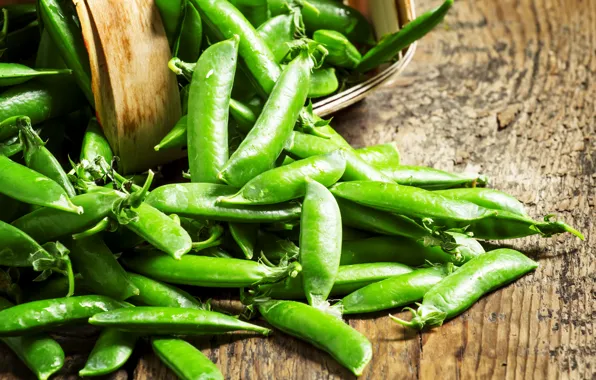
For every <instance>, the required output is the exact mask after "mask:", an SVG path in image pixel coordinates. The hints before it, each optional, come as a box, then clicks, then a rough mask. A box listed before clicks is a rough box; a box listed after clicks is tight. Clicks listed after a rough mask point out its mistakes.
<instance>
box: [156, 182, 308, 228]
mask: <svg viewBox="0 0 596 380" xmlns="http://www.w3.org/2000/svg"><path fill="white" fill-rule="evenodd" d="M236 192H237V189H235V188H233V187H230V186H226V185H217V184H211V183H183V184H172V185H164V186H161V187H158V188H157V189H155V190H153V191H152V192H151V194H149V196H148V197H147V200H146V202H147V203H148V204H150V205H152V206H153V207H155V208H157V209H158V210H160V211H161V212H165V213H166V214H177V215H180V216H188V217H191V218H206V219H211V220H219V221H224V222H251V223H271V222H283V221H289V220H296V219H298V218H300V206H299V205H297V204H294V203H282V204H278V205H270V206H252V207H246V206H225V205H220V204H219V203H218V199H220V198H221V197H229V196H232V195H234V194H235V193H236Z"/></svg>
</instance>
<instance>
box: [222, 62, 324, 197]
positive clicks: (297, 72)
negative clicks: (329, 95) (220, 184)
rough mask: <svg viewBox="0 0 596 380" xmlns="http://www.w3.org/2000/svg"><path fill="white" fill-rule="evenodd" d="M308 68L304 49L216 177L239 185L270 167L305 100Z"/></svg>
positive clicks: (292, 127) (281, 77)
mask: <svg viewBox="0 0 596 380" xmlns="http://www.w3.org/2000/svg"><path fill="white" fill-rule="evenodd" d="M312 68H313V61H312V59H311V57H310V56H309V55H308V51H306V50H302V52H301V53H300V54H299V55H298V56H297V57H296V58H294V59H293V60H292V62H290V64H289V65H288V67H287V68H286V69H285V70H284V71H283V72H282V74H281V76H280V77H279V80H278V81H277V83H276V84H275V87H274V88H273V90H272V92H271V95H270V96H269V98H268V99H267V103H265V106H264V107H263V111H262V112H261V114H260V115H259V118H258V119H257V121H256V122H255V125H254V126H253V128H252V129H251V130H250V132H249V133H248V135H247V136H246V138H245V139H244V140H243V141H242V143H241V144H240V146H239V147H238V149H237V150H236V151H235V152H234V154H232V156H231V157H230V159H229V160H228V161H227V162H226V164H225V166H224V167H223V169H222V170H221V171H220V172H219V175H218V178H219V179H220V180H222V181H224V182H226V183H228V184H230V185H232V186H237V187H241V186H243V185H245V184H246V183H247V182H248V181H250V180H251V179H252V178H254V177H256V176H257V175H259V174H261V173H263V172H266V171H267V170H270V169H272V168H273V167H274V165H275V160H276V159H277V158H278V157H279V155H280V154H281V152H282V150H283V148H284V144H285V142H286V140H287V139H288V138H289V137H290V134H291V133H292V130H293V129H294V125H295V124H296V121H297V120H298V114H299V113H300V110H301V109H302V106H303V105H304V102H305V101H306V96H307V94H308V86H309V82H310V70H311V69H312Z"/></svg>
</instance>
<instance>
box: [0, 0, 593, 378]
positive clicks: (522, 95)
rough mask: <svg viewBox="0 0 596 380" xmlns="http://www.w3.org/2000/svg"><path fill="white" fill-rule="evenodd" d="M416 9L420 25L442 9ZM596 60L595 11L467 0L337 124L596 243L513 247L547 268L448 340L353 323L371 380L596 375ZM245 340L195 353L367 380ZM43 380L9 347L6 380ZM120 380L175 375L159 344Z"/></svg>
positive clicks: (223, 362) (572, 3)
mask: <svg viewBox="0 0 596 380" xmlns="http://www.w3.org/2000/svg"><path fill="white" fill-rule="evenodd" d="M417 4H418V13H420V11H421V10H424V9H428V8H429V7H431V6H434V5H436V4H437V1H435V0H433V1H430V0H422V1H420V2H419V3H417ZM595 58H596V2H595V1H591V0H502V1H492V0H484V1H472V0H459V1H457V2H456V4H455V7H454V9H453V11H452V12H451V14H450V15H449V16H448V17H447V20H446V26H445V27H439V29H438V30H437V31H435V32H433V33H432V34H431V35H429V36H428V37H427V38H425V39H424V40H423V41H422V42H421V43H420V44H419V49H418V52H417V54H416V56H415V58H414V61H413V62H412V64H411V65H410V66H409V68H408V69H407V70H406V73H405V75H403V76H402V77H401V78H400V79H399V80H397V82H396V83H395V84H394V85H393V87H391V88H386V89H383V90H380V91H379V92H377V93H376V94H374V95H373V96H371V97H370V98H369V99H367V100H366V101H364V102H362V103H360V104H358V105H356V106H354V107H352V108H351V109H349V110H347V111H345V112H343V113H342V114H339V115H336V117H335V119H334V124H335V126H337V127H338V129H339V130H340V132H341V133H342V134H343V135H344V136H346V137H347V138H348V139H349V140H350V142H352V143H353V144H355V145H357V146H363V145H367V144H373V143H378V142H388V141H397V142H398V143H399V146H400V148H401V151H402V156H403V161H404V163H408V164H424V165H432V166H435V167H438V168H441V169H448V170H456V171H460V170H465V169H473V170H477V169H479V170H481V171H482V172H484V173H486V174H489V175H490V177H491V179H492V185H493V186H495V187H497V188H499V189H502V190H505V191H507V192H510V193H512V194H513V195H516V196H518V197H519V198H521V199H522V200H523V201H524V203H525V204H526V205H527V206H528V208H529V210H530V214H531V215H532V216H534V217H536V218H539V217H541V216H543V215H545V214H547V213H550V212H556V213H557V214H558V215H559V216H560V217H561V218H562V219H564V220H565V221H569V222H571V223H572V224H573V225H575V226H576V227H578V228H579V229H580V230H582V231H583V232H584V233H585V234H586V241H585V242H583V243H582V242H580V241H579V240H577V239H574V238H572V237H571V236H568V235H565V236H560V237H557V238H554V239H541V238H527V239H520V240H516V241H512V242H507V243H508V244H510V245H511V246H513V247H515V248H518V249H520V250H522V251H524V252H526V253H528V254H529V255H530V256H532V257H534V258H536V259H537V260H538V261H539V262H540V267H539V268H538V270H537V271H536V272H535V273H533V274H530V275H528V276H526V277H524V278H523V279H521V280H520V281H518V282H516V283H514V284H513V285H510V286H508V287H506V288H504V289H502V290H499V291H497V292H495V293H493V294H491V295H489V296H487V297H485V298H484V299H482V300H481V301H480V302H478V303H477V304H476V305H474V307H472V308H471V309H470V310H469V311H467V312H466V313H464V314H463V315H462V316H460V317H458V318H456V319H454V320H452V321H449V322H448V323H446V324H445V325H444V326H442V327H441V328H438V329H435V330H433V331H430V332H424V333H422V334H418V333H412V332H408V331H406V330H404V329H403V328H401V327H398V326H397V325H395V324H393V323H392V322H390V321H389V319H388V318H387V316H386V314H387V313H378V314H375V315H366V316H356V317H354V318H349V323H350V324H351V325H352V326H353V327H354V328H356V329H358V330H359V331H361V332H363V333H364V334H366V335H367V336H368V337H369V338H370V340H371V341H372V343H373V347H374V358H373V361H372V363H371V364H370V366H369V367H368V368H367V370H366V371H365V373H364V375H363V376H362V378H364V379H414V378H423V379H451V378H466V379H470V378H482V379H484V378H499V379H500V378H511V379H513V378H515V379H519V378H525V379H542V378H548V379H559V378H563V379H566V378H571V379H594V378H595V377H596V338H595V336H596V335H595V332H594V317H595V316H596V308H595V301H596V287H595V285H594V283H595V280H596V275H595V273H596V264H595V261H594V258H595V257H594V256H595V253H596V241H595V240H594V234H595V233H596V228H595V226H594V221H593V217H594V216H595V215H596V213H595V211H594V207H595V202H596V198H595V192H594V188H595V186H596V162H595V157H594V155H595V154H596V151H595V150H594V145H595V140H596V134H595V125H596V107H595V100H594V99H595V98H596V82H595V78H596V76H595V74H596V59H595ZM394 312H396V313H397V312H398V311H397V310H396V311H394ZM400 315H401V316H402V317H406V314H405V313H400ZM244 338H245V337H244V336H234V335H233V336H225V337H216V338H212V339H207V340H197V341H195V343H196V344H197V346H198V347H199V348H201V349H202V350H203V352H205V353H206V354H207V355H208V356H209V357H210V358H211V359H212V360H213V361H215V362H216V364H217V365H218V366H219V367H220V368H221V370H222V372H223V373H224V375H225V377H226V378H229V379H313V378H317V379H323V378H325V379H327V378H331V379H339V378H352V377H351V375H350V374H349V373H348V372H347V371H346V370H344V369H343V368H342V367H340V366H339V365H338V364H337V363H336V362H335V361H334V360H333V359H331V358H330V357H329V356H328V355H326V354H324V353H322V352H320V351H318V350H316V349H315V348H313V347H311V346H309V345H308V344H306V343H303V342H300V341H298V340H296V339H293V338H290V337H288V336H286V335H283V334H281V333H276V334H274V335H273V336H272V337H270V338H260V337H250V338H248V339H244ZM92 343H93V341H92V340H91V338H81V339H79V340H78V341H76V342H75V343H73V342H69V344H68V346H67V347H66V349H67V351H68V352H71V353H74V355H71V357H70V359H69V365H68V366H67V368H65V370H64V371H63V373H64V374H65V375H64V376H63V377H62V378H74V377H75V376H74V375H67V374H74V373H76V372H77V370H78V369H79V368H81V367H82V364H83V362H84V360H85V352H88V350H89V349H90V347H91V345H92ZM11 372H12V373H13V375H8V373H11ZM29 377H30V375H29V372H27V370H26V369H25V368H24V367H23V366H22V365H21V364H20V363H19V362H18V360H17V359H16V358H15V357H14V356H13V355H12V354H10V353H8V352H7V350H6V348H5V347H4V346H1V347H0V378H9V379H13V378H18V379H21V378H23V379H25V378H29ZM110 378H114V379H125V378H135V379H162V378H167V379H173V378H175V377H174V375H173V373H172V372H170V371H169V370H167V369H165V367H164V366H163V365H161V364H160V363H159V361H158V360H157V358H156V357H155V356H154V355H153V354H152V353H151V350H150V348H149V347H148V346H147V345H146V344H145V345H141V346H139V347H138V349H137V350H136V353H135V356H134V358H133V359H132V360H131V362H130V363H129V365H127V367H126V368H125V369H124V370H121V371H119V372H118V373H117V374H115V375H113V376H111V377H110Z"/></svg>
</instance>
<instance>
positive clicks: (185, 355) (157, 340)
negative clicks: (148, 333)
mask: <svg viewBox="0 0 596 380" xmlns="http://www.w3.org/2000/svg"><path fill="white" fill-rule="evenodd" d="M151 345H152V347H153V352H155V354H156V355H157V356H158V357H159V359H160V360H161V361H162V362H163V363H164V364H165V365H166V366H168V368H170V369H171V370H172V371H173V372H174V373H175V374H176V376H178V377H179V378H180V379H182V380H193V379H201V380H223V378H224V377H223V375H222V374H221V371H220V370H219V368H217V366H216V365H215V364H213V362H212V361H211V360H209V358H208V357H207V356H205V354H203V353H202V352H201V351H199V350H198V349H197V348H196V347H194V346H193V345H192V344H190V343H188V342H186V341H184V340H182V339H176V338H170V337H154V338H151Z"/></svg>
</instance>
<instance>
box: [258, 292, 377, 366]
mask: <svg viewBox="0 0 596 380" xmlns="http://www.w3.org/2000/svg"><path fill="white" fill-rule="evenodd" d="M258 308H259V312H260V313H261V315H262V316H263V318H264V319H265V320H266V321H267V323H269V324H270V325H272V326H273V327H275V328H277V329H279V330H281V331H283V332H285V333H286V334H289V335H292V336H294V337H296V338H298V339H302V340H304V341H306V342H309V343H311V344H313V345H314V346H316V347H318V348H320V349H322V350H323V351H326V352H328V353H329V354H330V355H331V356H332V357H333V358H334V359H335V360H337V361H338V362H339V363H340V364H341V365H343V366H344V367H346V368H347V369H349V370H350V371H351V372H352V373H353V374H354V375H356V376H360V375H361V374H362V371H363V370H364V368H365V367H366V365H367V364H368V363H369V362H370V360H371V359H372V345H371V343H370V342H369V341H368V339H366V337H365V336H364V335H362V334H361V333H360V332H358V331H356V330H354V329H353V328H351V327H350V326H349V325H348V324H346V323H344V322H343V321H342V320H340V319H339V318H336V317H335V316H332V315H330V314H327V313H325V312H324V311H321V310H319V309H317V308H314V307H312V306H308V305H305V304H303V303H300V302H295V301H266V302H263V303H261V304H259V305H258Z"/></svg>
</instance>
